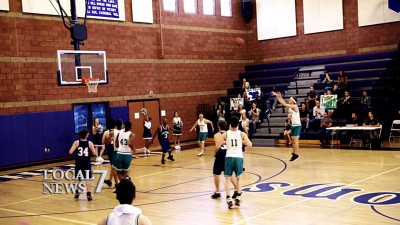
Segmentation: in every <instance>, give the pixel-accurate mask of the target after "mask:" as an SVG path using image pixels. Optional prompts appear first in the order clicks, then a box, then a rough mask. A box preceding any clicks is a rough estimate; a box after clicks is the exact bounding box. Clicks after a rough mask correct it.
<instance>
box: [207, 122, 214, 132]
mask: <svg viewBox="0 0 400 225" xmlns="http://www.w3.org/2000/svg"><path fill="white" fill-rule="evenodd" d="M206 123H209V124H210V125H211V129H212V131H214V125H213V122H211V121H210V120H206Z"/></svg>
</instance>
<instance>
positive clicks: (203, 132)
mask: <svg viewBox="0 0 400 225" xmlns="http://www.w3.org/2000/svg"><path fill="white" fill-rule="evenodd" d="M207 124H210V125H211V129H212V131H213V132H214V125H213V123H212V122H211V121H210V120H208V119H206V118H204V115H203V113H199V119H198V120H196V122H195V123H194V125H193V127H192V129H190V132H192V130H194V131H196V127H197V126H199V129H200V130H199V137H198V139H197V142H198V143H199V147H200V153H199V154H197V155H198V156H202V155H203V154H204V144H205V142H206V138H207V135H208V127H207Z"/></svg>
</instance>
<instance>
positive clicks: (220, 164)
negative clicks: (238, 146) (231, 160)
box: [213, 150, 226, 175]
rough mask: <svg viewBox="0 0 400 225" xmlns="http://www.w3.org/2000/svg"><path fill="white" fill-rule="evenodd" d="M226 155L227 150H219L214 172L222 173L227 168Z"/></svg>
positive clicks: (215, 173) (216, 173)
mask: <svg viewBox="0 0 400 225" xmlns="http://www.w3.org/2000/svg"><path fill="white" fill-rule="evenodd" d="M225 157H226V150H219V151H218V152H217V155H216V156H215V160H214V167H213V174H214V175H221V173H222V171H224V170H225Z"/></svg>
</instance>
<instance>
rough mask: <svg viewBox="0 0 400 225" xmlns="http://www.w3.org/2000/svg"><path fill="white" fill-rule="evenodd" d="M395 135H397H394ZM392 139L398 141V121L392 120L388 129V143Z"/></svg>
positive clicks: (399, 134) (399, 126)
mask: <svg viewBox="0 0 400 225" xmlns="http://www.w3.org/2000/svg"><path fill="white" fill-rule="evenodd" d="M396 134H397V135H396ZM392 138H393V140H394V139H398V140H400V120H393V122H392V127H391V128H390V135H389V141H390V140H391V139H392Z"/></svg>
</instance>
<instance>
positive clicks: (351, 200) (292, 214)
mask: <svg viewBox="0 0 400 225" xmlns="http://www.w3.org/2000/svg"><path fill="white" fill-rule="evenodd" d="M207 144H208V145H207V146H208V147H207V148H206V150H207V151H206V153H205V155H204V156H203V157H197V156H196V153H197V150H198V149H197V148H196V143H187V144H185V145H182V149H183V151H180V152H175V153H174V156H175V159H176V160H175V162H170V161H168V162H167V163H166V164H165V165H160V155H159V154H157V153H155V154H152V155H151V156H150V157H139V158H137V159H134V160H133V161H132V165H131V172H130V175H131V177H132V179H133V182H134V183H135V185H136V187H137V198H136V201H135V202H134V205H135V206H137V207H139V208H141V209H142V212H143V214H144V215H146V216H148V217H149V218H150V219H151V221H152V223H153V224H208V225H214V224H278V225H280V224H287V225H289V224H290V225H292V224H299V225H301V224H329V225H330V224H337V225H339V224H340V225H341V224H371V225H372V224H374V225H375V224H399V223H400V210H399V209H400V205H399V204H400V192H398V191H399V190H400V183H399V182H397V180H398V177H399V176H400V163H399V159H400V152H399V151H368V150H345V149H316V148H303V149H301V154H300V158H299V160H297V161H295V162H289V161H288V159H289V158H290V149H288V148H268V147H263V148H261V147H255V148H249V149H247V151H246V152H245V154H244V155H245V158H244V160H245V165H244V166H245V168H246V171H245V173H244V175H243V179H244V180H243V181H244V182H243V183H244V190H243V193H244V194H243V195H242V196H243V197H242V199H243V201H242V204H241V206H240V207H236V206H235V207H234V208H233V209H231V210H228V207H227V204H226V203H225V197H224V192H221V196H222V198H221V199H217V200H214V199H211V197H210V196H211V195H212V193H213V191H214V184H213V177H212V165H213V160H214V157H213V156H212V152H213V147H212V146H211V142H208V143H207ZM137 156H141V154H138V155H137ZM70 164H73V161H66V162H62V163H56V164H48V165H40V166H35V167H30V168H24V169H20V170H15V171H3V172H1V173H0V177H1V178H2V179H3V182H1V186H0V194H1V196H2V198H1V200H0V224H16V223H17V222H18V221H21V220H23V221H29V222H31V223H32V224H97V222H98V221H99V220H100V219H101V218H103V217H104V216H106V215H107V214H108V213H110V212H111V211H112V209H113V208H114V207H115V206H117V205H118V201H117V200H116V199H115V194H113V193H112V189H111V188H108V187H106V185H103V188H102V190H101V192H100V193H97V194H94V195H93V197H94V200H93V201H91V202H88V201H87V200H86V198H84V197H85V196H83V195H81V198H80V199H79V200H78V201H76V200H74V199H73V194H42V192H43V175H42V174H41V173H40V172H38V171H40V170H41V169H48V168H51V169H56V168H61V169H64V170H65V169H68V165H70ZM70 166H71V165H70ZM108 168H109V164H108V163H107V160H106V161H105V162H104V163H103V164H102V165H94V166H93V169H94V170H101V169H108ZM5 178H8V181H4V180H5ZM221 178H222V177H221ZM97 179H98V177H96V180H97ZM94 183H96V181H95V182H94ZM223 183H224V179H222V180H221V187H223Z"/></svg>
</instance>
